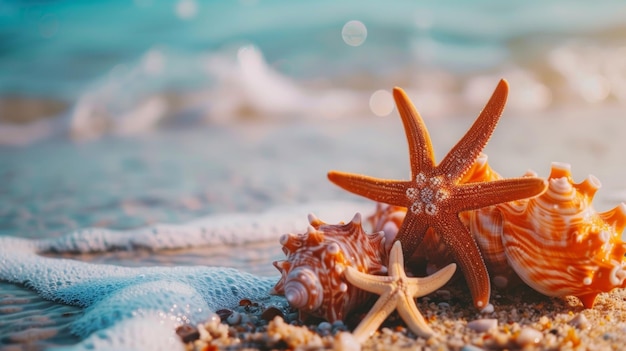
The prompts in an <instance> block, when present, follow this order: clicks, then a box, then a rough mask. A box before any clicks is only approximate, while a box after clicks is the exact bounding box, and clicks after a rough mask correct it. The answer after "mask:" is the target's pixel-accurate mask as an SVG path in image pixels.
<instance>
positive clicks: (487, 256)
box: [459, 153, 537, 289]
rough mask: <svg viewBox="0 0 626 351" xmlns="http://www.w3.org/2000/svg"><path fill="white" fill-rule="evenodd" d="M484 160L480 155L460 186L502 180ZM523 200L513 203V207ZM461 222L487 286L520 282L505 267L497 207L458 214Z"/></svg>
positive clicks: (513, 272)
mask: <svg viewBox="0 0 626 351" xmlns="http://www.w3.org/2000/svg"><path fill="white" fill-rule="evenodd" d="M487 160H488V157H487V155H486V154H484V153H481V154H480V155H479V157H478V158H477V159H476V162H474V164H473V165H472V168H470V170H469V171H468V173H467V174H466V175H465V177H464V179H463V182H464V183H472V182H485V181H494V180H498V179H502V177H501V176H500V174H498V173H497V172H496V171H494V170H493V169H492V168H491V167H490V166H489V164H488V163H487ZM524 176H529V177H536V176H537V174H536V173H534V172H531V171H529V172H527V173H526V174H524ZM525 201H527V200H520V201H516V203H520V202H525ZM459 217H460V218H461V221H463V223H465V225H466V226H467V227H468V228H469V230H470V232H471V233H472V236H473V237H474V240H476V244H478V248H479V249H480V253H481V254H482V256H483V259H484V261H485V265H486V266H487V270H488V271H489V276H490V277H491V282H492V284H493V285H494V287H496V288H499V289H506V288H511V287H515V286H517V285H519V284H520V283H521V282H522V281H521V279H520V278H519V276H518V275H517V273H515V271H514V270H513V267H511V266H510V265H509V263H508V260H507V257H506V253H505V252H504V244H503V243H502V225H503V222H502V221H503V218H502V215H501V213H500V210H499V207H498V205H495V206H489V207H484V208H481V209H479V210H475V211H467V212H462V213H461V214H460V216H459Z"/></svg>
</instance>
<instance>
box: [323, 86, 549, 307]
mask: <svg viewBox="0 0 626 351" xmlns="http://www.w3.org/2000/svg"><path fill="white" fill-rule="evenodd" d="M508 90H509V88H508V83H507V82H506V81H505V80H501V81H500V83H499V84H498V86H497V87H496V90H495V91H494V93H493V95H492V96H491V99H490V100H489V102H487V105H486V106H485V108H484V109H483V110H482V112H481V113H480V115H479V116H478V118H477V119H476V121H475V122H474V124H473V125H472V126H471V127H470V129H469V130H468V131H467V133H466V134H465V135H464V136H463V138H461V140H460V141H459V142H458V143H457V144H456V145H455V146H454V147H453V148H452V150H450V152H449V153H448V154H447V155H446V157H445V158H444V159H443V160H442V161H441V163H440V164H439V165H436V164H435V155H434V151H433V147H432V144H431V141H430V137H429V135H428V131H427V129H426V126H425V124H424V121H423V120H422V118H421V116H420V115H419V113H418V112H417V110H416V109H415V107H414V106H413V104H412V103H411V101H410V100H409V98H408V97H407V95H406V93H405V92H404V91H403V90H402V89H400V88H395V89H394V91H393V96H394V99H395V101H396V104H397V106H398V110H399V112H400V117H401V118H402V122H403V124H404V129H405V132H406V136H407V139H408V143H409V154H410V162H411V179H410V180H389V179H379V178H373V177H369V176H365V175H358V174H351V173H344V172H338V171H330V172H329V173H328V178H329V179H330V180H331V181H332V182H333V183H335V184H337V185H339V186H340V187H342V188H344V189H346V190H348V191H350V192H353V193H355V194H359V195H361V196H365V197H367V198H369V199H372V200H375V201H379V202H384V203H387V204H390V205H396V206H401V207H406V208H408V211H407V215H406V217H405V219H404V222H403V223H402V226H401V228H400V229H399V231H398V235H397V237H396V240H399V241H400V242H402V246H403V253H404V255H405V256H407V257H410V256H411V254H412V253H413V252H414V251H415V250H416V248H417V247H418V246H419V245H420V243H421V242H422V240H423V238H424V235H425V233H426V231H427V230H428V229H429V228H433V229H434V230H435V232H436V233H437V235H439V236H441V238H442V239H443V240H444V242H445V244H446V246H447V248H448V249H449V250H450V251H451V252H452V254H453V256H454V259H455V262H456V263H458V264H459V266H460V267H461V270H462V271H463V274H464V276H465V279H466V281H467V283H468V285H469V289H470V291H471V293H472V297H473V300H474V305H475V306H476V307H477V308H478V309H479V310H483V309H486V308H488V306H489V297H490V294H491V285H490V281H489V275H488V272H487V268H486V266H485V263H484V260H483V258H482V256H481V254H480V251H479V248H478V245H477V244H476V242H475V241H474V239H473V237H472V235H471V233H470V232H469V230H468V229H467V228H466V227H465V226H464V225H463V223H462V222H461V220H460V219H459V213H460V212H463V211H468V210H474V209H479V208H481V207H486V206H490V205H495V204H498V203H502V202H509V201H514V200H519V199H524V198H528V197H532V196H535V195H538V194H540V193H541V192H543V191H544V190H545V188H546V181H545V180H543V179H541V178H532V177H524V178H510V179H501V180H497V181H490V182H477V183H466V184H463V183H461V182H462V179H463V176H464V175H465V173H466V172H467V171H468V170H469V169H470V167H471V166H472V164H473V163H474V161H475V160H476V158H477V157H478V155H479V154H480V152H481V151H482V149H483V148H484V147H485V145H486V144H487V141H488V140H489V138H490V137H491V134H492V133H493V130H494V128H495V127H496V124H497V123H498V120H499V119H500V116H501V115H502V111H503V109H504V105H505V103H506V98H507V95H508Z"/></svg>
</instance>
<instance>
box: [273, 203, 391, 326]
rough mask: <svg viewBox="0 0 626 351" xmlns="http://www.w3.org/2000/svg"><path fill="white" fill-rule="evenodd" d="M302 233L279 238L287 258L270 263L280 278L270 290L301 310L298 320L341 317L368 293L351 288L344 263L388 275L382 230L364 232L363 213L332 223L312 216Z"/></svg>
mask: <svg viewBox="0 0 626 351" xmlns="http://www.w3.org/2000/svg"><path fill="white" fill-rule="evenodd" d="M309 223H310V224H311V225H310V226H309V228H308V230H307V232H306V233H304V234H285V235H283V236H282V237H281V238H280V243H281V245H283V252H284V253H285V255H286V256H287V258H286V260H283V261H277V262H274V266H275V267H276V268H277V269H278V270H279V271H280V273H281V278H280V280H279V281H278V283H276V285H275V286H274V288H273V289H272V291H271V293H272V294H279V295H285V297H286V298H287V300H288V301H289V304H290V305H291V306H292V307H294V308H297V309H298V310H299V312H300V319H301V320H306V319H307V318H308V317H309V316H314V317H322V318H324V319H326V320H328V321H330V322H334V321H338V320H343V319H344V318H345V317H346V316H347V315H348V313H350V312H351V311H352V310H354V309H355V308H356V307H357V306H359V305H361V304H363V303H364V302H365V301H366V300H367V299H368V298H369V297H370V296H371V294H370V293H368V292H365V291H363V290H361V289H357V288H354V287H353V286H352V285H351V284H349V283H348V282H347V280H346V279H345V278H344V275H343V272H344V270H345V269H346V267H348V266H350V267H354V268H356V269H357V270H359V271H360V272H365V273H369V274H386V273H387V267H386V266H384V265H383V262H386V259H387V251H385V249H384V242H385V236H384V234H383V232H378V233H374V234H366V233H365V232H364V231H363V228H362V226H361V215H360V214H358V213H357V214H356V215H355V216H354V218H353V219H352V221H350V222H349V223H347V224H338V225H330V224H326V223H324V222H322V221H321V220H319V219H318V218H316V217H315V216H314V215H309Z"/></svg>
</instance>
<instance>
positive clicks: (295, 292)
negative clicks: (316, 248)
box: [285, 267, 324, 310]
mask: <svg viewBox="0 0 626 351" xmlns="http://www.w3.org/2000/svg"><path fill="white" fill-rule="evenodd" d="M323 291H324V290H323V288H322V286H321V284H320V281H319V279H318V277H317V276H316V275H315V272H313V271H312V270H311V269H308V268H304V267H298V268H294V269H293V270H292V271H291V272H289V275H288V276H287V279H286V283H285V298H286V299H287V301H289V304H290V305H291V306H293V307H295V308H298V309H308V310H314V309H317V308H319V307H320V306H321V305H322V300H323V297H324V296H323V293H322V292H323Z"/></svg>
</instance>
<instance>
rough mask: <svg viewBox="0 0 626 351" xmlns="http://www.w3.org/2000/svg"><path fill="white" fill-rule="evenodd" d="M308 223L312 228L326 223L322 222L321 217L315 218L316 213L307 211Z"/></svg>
mask: <svg viewBox="0 0 626 351" xmlns="http://www.w3.org/2000/svg"><path fill="white" fill-rule="evenodd" d="M307 218H308V220H309V223H310V224H311V225H312V226H313V227H314V228H319V227H320V226H322V225H324V224H326V223H324V222H323V221H322V220H321V219H319V218H317V216H316V215H314V214H313V213H309V215H308V216H307Z"/></svg>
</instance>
